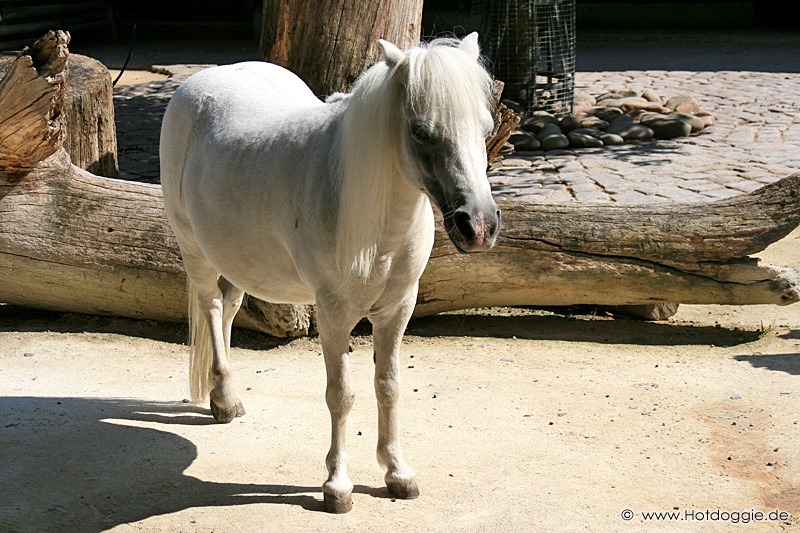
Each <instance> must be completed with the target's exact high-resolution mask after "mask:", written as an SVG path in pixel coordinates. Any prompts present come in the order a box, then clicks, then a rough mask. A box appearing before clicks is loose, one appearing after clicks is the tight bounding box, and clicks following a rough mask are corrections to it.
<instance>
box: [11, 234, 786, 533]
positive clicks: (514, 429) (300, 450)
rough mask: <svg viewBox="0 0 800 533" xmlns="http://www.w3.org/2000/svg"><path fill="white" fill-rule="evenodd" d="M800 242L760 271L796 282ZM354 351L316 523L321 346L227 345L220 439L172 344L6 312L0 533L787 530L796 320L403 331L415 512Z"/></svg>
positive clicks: (522, 316)
mask: <svg viewBox="0 0 800 533" xmlns="http://www.w3.org/2000/svg"><path fill="white" fill-rule="evenodd" d="M799 242H800V233H798V232H796V233H794V234H792V235H790V236H789V237H787V238H786V239H784V240H782V241H780V242H779V243H777V244H775V245H773V246H772V247H770V248H769V249H768V250H767V251H766V252H764V254H762V255H763V257H764V258H765V259H766V260H767V261H768V262H770V263H773V264H782V265H799V264H800V247H799V246H798V243H799ZM356 333H357V335H356V336H354V339H353V346H354V351H353V353H352V367H353V373H354V379H355V383H356V387H357V401H356V405H355V407H354V409H353V412H352V415H351V422H350V426H349V451H350V456H351V463H350V473H351V478H352V479H353V481H354V483H355V484H356V489H355V493H354V504H355V505H354V509H353V510H352V512H350V513H349V514H347V515H340V516H330V515H327V514H325V513H324V512H322V493H321V490H320V488H319V487H320V485H321V483H322V481H324V478H325V468H324V457H325V453H326V452H327V446H328V435H329V426H328V425H329V419H328V415H327V411H326V408H325V402H324V392H323V391H324V387H325V374H324V368H323V361H322V356H321V353H320V348H319V343H318V340H317V339H300V340H296V341H293V342H290V343H286V344H282V345H279V344H276V343H275V342H273V341H271V340H269V339H266V338H261V337H258V336H254V335H253V334H250V333H247V332H238V333H237V336H236V339H235V343H236V347H235V348H234V350H233V361H234V365H235V370H236V373H237V376H238V379H239V383H240V385H241V387H242V391H241V393H242V394H241V395H242V398H243V400H244V402H245V406H246V408H247V415H246V416H245V417H243V418H240V419H237V420H236V421H234V422H233V423H232V424H230V425H225V426H223V425H217V424H215V423H213V421H212V419H211V418H210V416H209V415H208V410H207V409H206V407H205V406H202V407H198V406H194V405H191V404H188V403H185V402H184V401H183V399H184V398H185V396H186V395H187V377H186V374H187V364H186V357H187V356H186V350H187V349H186V347H185V346H184V345H183V342H182V341H183V339H184V338H185V335H186V332H185V328H184V327H183V326H180V325H174V324H159V323H153V322H137V321H129V320H119V319H111V318H97V317H87V316H80V315H60V314H52V313H42V312H29V311H24V310H21V309H18V308H9V307H8V306H0V391H2V397H0V413H2V422H0V465H2V467H0V524H2V529H3V530H4V531H59V532H67V531H81V532H91V531H105V530H111V531H119V532H127V531H217V532H226V531H237V532H238V531H328V530H339V531H504V532H505V531H603V532H607V531H788V530H796V529H800V526H798V524H800V425H798V421H800V415H798V413H800V409H799V407H800V376H799V375H800V306H798V305H795V306H790V307H782V308H781V307H773V306H751V307H746V308H745V307H742V308H738V307H718V306H683V307H682V308H681V310H680V311H679V313H678V315H676V317H674V318H673V319H671V320H669V321H664V322H659V323H645V322H640V321H636V320H627V319H619V318H618V319H612V318H609V317H607V316H605V315H604V314H603V313H599V314H595V315H568V314H565V313H564V312H560V313H554V312H544V311H524V312H523V311H509V310H491V311H489V310H484V311H478V312H474V313H468V314H452V315H447V316H440V317H436V318H432V319H425V320H421V321H416V322H413V323H412V324H411V326H410V328H409V334H408V335H407V337H406V341H405V346H404V352H403V367H404V376H403V379H404V381H403V393H404V400H403V416H402V418H403V440H404V443H405V444H404V445H405V451H406V456H407V459H408V460H409V463H410V464H411V465H412V466H413V467H414V468H415V469H416V470H417V474H418V479H419V485H420V489H421V491H422V496H421V497H420V498H418V499H416V500H413V501H395V500H392V499H391V498H390V497H389V495H388V493H387V492H386V490H385V488H384V487H383V482H382V478H383V475H382V472H381V470H380V468H379V467H378V465H377V463H376V460H375V458H374V447H375V442H376V407H375V401H374V395H373V392H372V379H371V372H372V366H373V364H372V348H371V339H370V337H369V331H368V329H367V328H360V329H359V330H357V332H356ZM629 511H630V516H628V514H627V513H628V512H629ZM648 512H673V513H674V516H673V517H672V518H671V519H664V518H663V517H662V519H661V520H650V519H648V517H647V516H645V514H644V513H648ZM758 513H763V520H764V521H757V520H758V519H759V518H762V517H760V516H759V515H758ZM781 513H783V514H781ZM626 518H629V519H627V520H626Z"/></svg>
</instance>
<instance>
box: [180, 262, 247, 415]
mask: <svg viewBox="0 0 800 533" xmlns="http://www.w3.org/2000/svg"><path fill="white" fill-rule="evenodd" d="M184 264H185V265H186V267H187V268H186V270H187V273H188V274H189V276H190V279H191V280H192V285H193V290H192V291H191V292H193V293H194V294H190V295H189V297H190V298H193V299H194V302H193V303H194V306H193V309H192V310H191V315H192V316H191V321H192V330H193V335H192V337H193V339H192V340H193V346H192V353H191V365H190V366H191V368H192V372H191V373H192V385H193V387H192V388H193V391H192V397H193V399H194V400H196V401H197V400H199V399H201V398H202V397H203V396H205V393H206V391H208V395H209V396H210V402H211V413H212V414H213V416H214V418H215V419H216V420H217V421H218V422H221V423H227V422H231V421H232V420H233V419H234V418H236V417H237V416H242V415H243V414H244V407H243V406H242V404H241V402H240V401H239V398H238V396H237V394H236V389H235V387H234V383H233V373H232V370H231V367H230V365H229V363H228V353H229V351H230V334H231V326H232V323H233V318H234V316H235V315H236V312H237V311H238V310H239V307H240V306H241V302H242V297H243V294H244V293H243V292H242V291H241V290H240V289H238V288H237V287H235V286H234V285H232V284H231V283H230V282H228V281H227V280H226V279H225V278H222V277H219V276H218V275H217V273H216V272H215V271H213V269H212V268H211V267H210V265H209V266H207V267H205V268H202V269H201V268H191V267H190V266H189V265H190V264H191V262H187V261H186V258H185V257H184ZM194 266H196V265H194ZM209 389H210V391H209Z"/></svg>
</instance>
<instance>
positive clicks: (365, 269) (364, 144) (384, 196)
mask: <svg viewBox="0 0 800 533" xmlns="http://www.w3.org/2000/svg"><path fill="white" fill-rule="evenodd" d="M400 91H401V88H400V86H399V83H397V82H396V81H395V80H392V79H390V71H389V69H388V68H387V67H386V66H385V64H383V63H378V64H376V65H375V66H373V67H372V68H370V70H368V71H367V72H366V73H365V74H364V75H363V76H362V77H361V78H360V79H359V80H358V82H357V83H356V85H355V87H354V88H353V93H352V94H351V95H350V96H349V97H347V98H346V99H345V101H343V102H341V104H340V105H342V106H343V109H344V110H343V113H344V115H343V120H342V131H341V137H340V153H339V168H338V177H339V184H338V186H339V192H338V194H339V216H338V221H337V251H336V255H337V266H338V268H339V271H340V272H341V273H343V274H344V273H347V274H349V275H353V276H356V277H358V278H363V279H367V278H369V276H370V274H371V273H372V269H373V266H374V263H375V258H376V254H377V252H378V246H379V244H380V241H381V238H382V236H383V235H384V232H385V231H386V228H387V223H388V220H387V219H388V216H389V211H390V209H392V208H393V207H394V206H393V204H394V203H400V204H402V203H404V202H397V201H398V200H400V198H398V197H397V195H398V194H402V193H403V192H407V191H406V190H407V189H408V190H410V189H411V188H410V186H408V185H407V184H406V182H405V180H404V178H403V176H402V170H401V167H400V163H399V159H400V158H399V153H398V150H399V149H400V139H399V135H400V134H401V131H402V130H401V127H400V121H401V120H402V114H401V105H400V104H401V100H400V99H401V93H400Z"/></svg>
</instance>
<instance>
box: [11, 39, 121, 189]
mask: <svg viewBox="0 0 800 533" xmlns="http://www.w3.org/2000/svg"><path fill="white" fill-rule="evenodd" d="M16 56H17V54H13V55H12V54H2V55H0V77H2V76H3V75H4V74H5V72H6V71H7V70H8V69H9V68H10V67H11V65H12V64H13V62H14V61H15V60H16ZM67 72H68V73H69V74H66V73H67ZM65 76H68V77H69V82H68V83H67V84H66V92H65V93H64V102H63V105H62V110H61V115H62V116H61V120H63V121H64V125H65V128H64V134H65V138H64V141H63V146H64V149H65V150H66V151H67V153H68V154H69V155H70V158H71V159H72V162H73V163H74V164H75V165H77V166H79V167H80V168H83V169H85V170H88V171H89V172H91V173H92V174H96V175H98V176H106V177H109V178H116V177H117V176H119V165H118V163H117V129H116V125H115V123H114V100H113V96H114V95H113V87H112V85H111V76H110V75H109V73H108V70H107V69H106V68H105V66H103V64H102V63H100V62H99V61H97V60H96V59H92V58H90V57H86V56H82V55H78V54H70V55H69V56H68V58H67V69H66V71H65Z"/></svg>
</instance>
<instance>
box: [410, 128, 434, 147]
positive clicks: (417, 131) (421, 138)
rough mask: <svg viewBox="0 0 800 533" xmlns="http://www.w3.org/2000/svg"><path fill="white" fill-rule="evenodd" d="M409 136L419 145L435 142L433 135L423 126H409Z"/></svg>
mask: <svg viewBox="0 0 800 533" xmlns="http://www.w3.org/2000/svg"><path fill="white" fill-rule="evenodd" d="M411 136H412V137H413V138H414V140H415V141H417V142H418V143H421V144H432V143H434V142H435V139H434V136H433V133H432V132H431V130H430V129H429V128H427V127H425V126H420V125H415V126H411Z"/></svg>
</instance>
